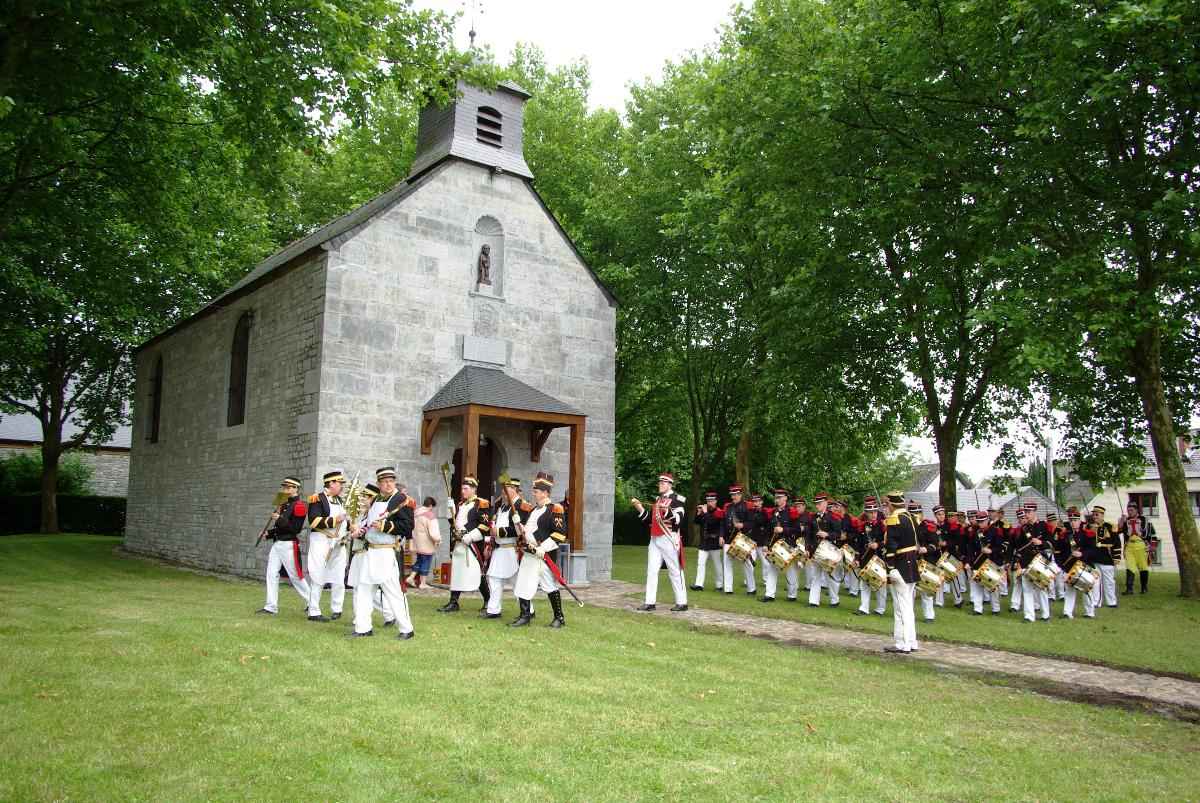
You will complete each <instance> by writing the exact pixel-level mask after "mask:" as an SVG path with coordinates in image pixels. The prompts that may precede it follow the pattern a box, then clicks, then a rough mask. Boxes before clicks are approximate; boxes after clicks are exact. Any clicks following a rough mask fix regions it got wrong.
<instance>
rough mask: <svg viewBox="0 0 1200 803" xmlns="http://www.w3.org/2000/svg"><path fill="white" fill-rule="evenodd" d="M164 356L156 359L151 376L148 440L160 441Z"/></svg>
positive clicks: (152, 441)
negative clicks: (159, 424) (159, 427)
mask: <svg viewBox="0 0 1200 803" xmlns="http://www.w3.org/2000/svg"><path fill="white" fill-rule="evenodd" d="M162 393H163V358H162V355H161V354H159V355H158V359H156V360H155V361H154V373H153V374H152V375H151V377H150V399H149V401H150V419H149V421H148V422H147V426H146V440H148V441H150V442H151V443H158V422H159V419H160V418H161V417H162Z"/></svg>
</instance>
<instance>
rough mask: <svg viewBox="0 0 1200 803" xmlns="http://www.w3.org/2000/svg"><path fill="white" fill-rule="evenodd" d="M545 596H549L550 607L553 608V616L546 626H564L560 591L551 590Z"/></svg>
mask: <svg viewBox="0 0 1200 803" xmlns="http://www.w3.org/2000/svg"><path fill="white" fill-rule="evenodd" d="M546 596H548V597H550V607H551V608H553V609H554V618H553V619H551V620H550V624H548V625H546V627H553V628H555V629H557V628H560V627H565V626H566V624H567V623H566V622H565V621H564V620H563V615H562V592H561V591H551V592H550V593H549V594H547V595H546Z"/></svg>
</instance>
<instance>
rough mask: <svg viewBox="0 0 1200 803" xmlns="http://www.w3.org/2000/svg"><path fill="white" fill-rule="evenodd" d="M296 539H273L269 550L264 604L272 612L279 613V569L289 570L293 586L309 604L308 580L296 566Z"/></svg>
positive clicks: (289, 577) (288, 574) (289, 578)
mask: <svg viewBox="0 0 1200 803" xmlns="http://www.w3.org/2000/svg"><path fill="white" fill-rule="evenodd" d="M295 544H296V542H295V541H272V542H271V548H270V550H268V551H267V604H266V605H264V606H263V608H265V609H266V610H268V611H270V612H271V613H279V569H280V567H282V568H283V569H284V571H286V572H287V576H288V580H291V581H292V588H294V589H296V593H297V594H299V595H300V596H301V597H303V598H304V602H305V604H308V581H307V580H305V579H304V578H303V577H301V576H300V570H299V567H297V566H296V554H297V549H296V547H295V546H294V545H295Z"/></svg>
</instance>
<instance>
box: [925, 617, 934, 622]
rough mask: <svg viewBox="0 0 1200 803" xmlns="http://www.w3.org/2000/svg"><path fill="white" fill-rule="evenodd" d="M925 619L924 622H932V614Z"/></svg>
mask: <svg viewBox="0 0 1200 803" xmlns="http://www.w3.org/2000/svg"><path fill="white" fill-rule="evenodd" d="M925 621H926V622H932V621H933V617H932V616H930V617H929V618H928V619H926V620H925Z"/></svg>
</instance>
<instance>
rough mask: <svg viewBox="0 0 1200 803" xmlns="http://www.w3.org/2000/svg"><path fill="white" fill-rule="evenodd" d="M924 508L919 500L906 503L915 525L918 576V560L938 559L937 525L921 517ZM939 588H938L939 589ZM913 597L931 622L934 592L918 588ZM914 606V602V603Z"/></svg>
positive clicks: (918, 574) (927, 620) (933, 561)
mask: <svg viewBox="0 0 1200 803" xmlns="http://www.w3.org/2000/svg"><path fill="white" fill-rule="evenodd" d="M924 511H925V509H924V508H923V507H922V506H921V503H920V502H909V503H908V515H909V516H911V517H912V520H913V522H914V523H915V524H916V527H917V555H918V557H917V564H918V572H917V576H918V577H920V562H921V561H925V562H926V563H937V559H938V557H939V556H938V546H937V543H938V535H937V525H936V523H935V522H933V521H930V520H928V519H923V518H922V517H923V516H924ZM940 590H941V589H940V588H939V591H940ZM914 594H915V599H920V600H921V614H922V616H923V617H924V619H925V621H926V622H932V621H933V619H934V610H933V608H934V604H933V603H934V597H935V596H936V595H935V594H926V593H925V592H924V591H922V590H921V589H920V588H917V589H916V591H915V592H914ZM914 607H915V603H914Z"/></svg>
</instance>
